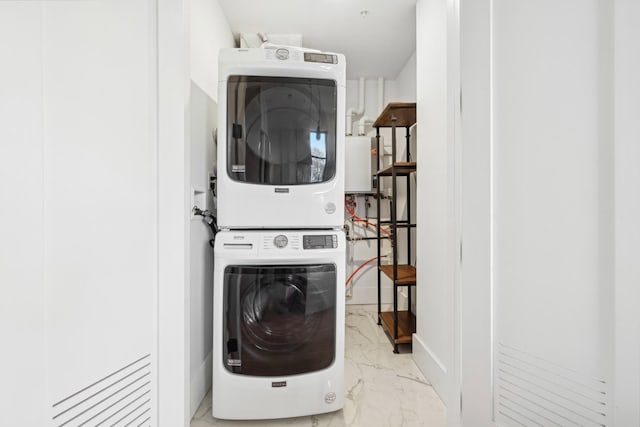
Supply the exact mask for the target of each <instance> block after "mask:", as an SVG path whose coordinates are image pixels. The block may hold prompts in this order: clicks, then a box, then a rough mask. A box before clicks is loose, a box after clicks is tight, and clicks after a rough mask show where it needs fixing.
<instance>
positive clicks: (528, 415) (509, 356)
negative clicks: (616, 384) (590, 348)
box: [494, 343, 609, 427]
mask: <svg viewBox="0 0 640 427" xmlns="http://www.w3.org/2000/svg"><path fill="white" fill-rule="evenodd" d="M495 360H496V366H495V378H496V381H495V390H494V395H495V413H496V419H497V420H498V421H502V422H504V424H505V425H521V426H545V427H546V426H596V427H606V426H607V425H609V414H608V412H609V405H608V399H609V398H608V394H607V388H608V385H607V381H605V380H604V379H600V378H592V377H589V376H586V375H582V374H580V373H578V372H576V371H574V370H572V369H569V368H566V367H562V366H559V365H557V364H554V363H552V362H550V361H547V360H544V359H542V358H539V357H537V356H535V355H532V354H529V353H527V352H524V351H521V350H518V349H516V348H514V347H511V346H508V345H505V344H502V343H501V344H499V345H498V347H497V351H496V358H495Z"/></svg>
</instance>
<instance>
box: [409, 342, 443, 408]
mask: <svg viewBox="0 0 640 427" xmlns="http://www.w3.org/2000/svg"><path fill="white" fill-rule="evenodd" d="M413 360H414V362H416V365H418V368H419V369H420V370H421V371H422V373H423V374H424V376H425V377H426V378H427V381H429V382H430V383H431V385H432V386H433V389H434V390H435V391H436V393H438V396H440V399H441V400H442V401H443V402H444V404H445V405H447V404H448V402H447V400H448V399H449V393H448V390H449V380H450V378H449V377H448V376H447V367H446V366H445V365H444V364H443V363H442V362H441V361H440V360H439V359H438V358H437V357H436V355H435V354H434V353H433V352H432V351H431V350H430V349H429V347H427V345H426V344H425V343H424V341H422V340H421V339H420V337H419V336H418V335H417V334H413Z"/></svg>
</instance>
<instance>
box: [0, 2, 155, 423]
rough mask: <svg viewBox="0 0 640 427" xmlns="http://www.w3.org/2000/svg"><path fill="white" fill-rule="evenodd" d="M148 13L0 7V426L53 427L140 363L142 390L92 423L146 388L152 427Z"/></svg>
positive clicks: (141, 6) (48, 5)
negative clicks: (0, 352) (144, 360)
mask: <svg viewBox="0 0 640 427" xmlns="http://www.w3.org/2000/svg"><path fill="white" fill-rule="evenodd" d="M154 17H155V9H154V7H153V3H152V2H147V1H138V2H129V1H124V0H121V1H96V2H10V3H7V2H3V3H2V4H0V20H1V21H2V22H1V23H0V32H2V40H3V42H2V44H1V48H0V49H2V50H3V51H2V52H1V53H2V57H3V58H4V59H5V60H4V61H3V66H2V71H0V73H1V74H0V76H1V77H0V87H1V89H0V91H1V92H2V94H3V96H2V97H1V98H0V111H2V115H1V116H0V120H2V123H1V125H0V132H1V136H0V139H1V140H2V143H1V144H0V147H1V150H2V153H1V155H0V158H1V159H2V162H3V164H2V167H1V168H0V170H1V174H2V179H1V181H2V184H0V185H2V212H3V213H2V215H3V218H2V220H1V221H0V224H2V225H0V227H2V230H1V231H2V240H3V253H2V257H1V258H2V261H1V262H2V264H3V265H2V278H1V279H0V281H1V282H2V286H1V287H0V289H1V292H2V296H1V298H0V300H2V304H3V307H2V310H0V313H2V316H3V319H2V322H1V323H2V325H3V326H2V327H3V334H2V336H3V340H5V341H4V342H3V349H10V350H11V352H6V353H5V356H8V357H7V358H6V359H5V357H4V356H3V361H2V366H3V368H2V369H3V372H2V378H3V381H2V390H3V396H2V405H3V406H2V410H1V411H0V412H1V415H0V417H1V418H0V419H1V421H0V424H2V425H50V424H51V417H52V416H53V415H54V414H56V413H59V412H60V411H61V410H62V408H66V407H69V408H71V404H72V403H74V402H76V403H77V399H83V398H85V397H86V398H87V399H88V403H91V399H93V398H94V397H96V398H97V399H101V398H103V397H105V396H104V395H101V394H100V393H101V392H100V391H98V390H96V389H95V388H91V387H93V386H92V384H94V383H95V382H97V381H99V380H101V379H103V378H105V376H107V375H109V374H112V373H114V372H116V371H117V370H119V369H120V368H123V367H124V366H125V365H127V364H129V363H130V362H132V361H134V360H136V359H138V358H140V357H143V356H147V357H148V362H149V363H150V365H147V366H146V367H143V368H142V370H141V371H138V372H139V373H140V374H142V373H145V372H146V377H145V378H146V379H147V380H149V381H150V382H148V383H146V384H142V383H139V384H140V385H141V386H142V388H141V389H139V390H138V392H134V394H133V395H131V396H129V397H128V398H125V399H124V400H123V401H122V402H120V403H118V404H116V405H115V406H113V407H111V408H105V411H106V412H104V413H103V414H102V415H98V418H95V419H94V421H93V422H97V421H98V420H100V417H102V416H107V415H110V414H112V413H114V412H115V411H116V410H119V409H120V407H119V406H118V405H122V404H124V403H125V402H126V403H129V402H130V401H129V400H127V399H131V398H133V397H136V396H137V395H136V393H139V394H140V393H142V392H145V391H146V394H145V396H146V398H148V399H151V400H150V401H149V400H147V401H146V403H144V402H145V400H144V399H143V400H141V401H139V402H142V403H144V404H143V405H142V408H143V409H145V408H148V410H149V412H148V414H147V415H149V416H151V417H152V419H151V421H150V422H152V423H154V422H156V421H157V420H156V411H155V407H156V388H157V378H156V375H155V372H156V361H157V354H156V344H157V341H156V332H157V331H156V303H157V294H156V289H157V268H158V262H157V253H158V245H157V234H156V233H157V225H158V223H157V217H158V214H157V181H156V179H157V161H156V159H157V150H158V146H157V139H156V124H157V121H156V107H157V104H156V99H157V97H156V70H157V69H156V66H155V64H156V62H155V59H156V57H155V54H156V38H155V37H156V27H155V22H154ZM116 28H117V31H115V29H116ZM78 34H82V37H78ZM5 215H6V217H5ZM7 262H8V263H9V264H7V265H5V263H7ZM5 315H9V319H5V318H4V316H5ZM7 326H9V327H10V330H9V331H7V332H8V333H7V334H6V335H5V333H4V328H5V327H7ZM6 368H9V369H11V372H6V375H5V371H4V369H6ZM103 385H104V384H103ZM87 386H90V387H89V389H87V390H84V391H82V390H81V389H83V388H85V387H87ZM107 388H108V387H107ZM130 390H131V389H129V390H127V391H125V392H124V393H127V392H128V391H130ZM75 392H80V393H79V394H78V395H76V396H74V397H73V398H71V399H70V400H68V401H65V403H61V404H60V405H58V406H56V407H54V403H55V402H57V401H59V400H61V399H63V398H66V397H68V396H70V395H72V394H73V393H75ZM94 392H96V393H97V394H96V395H95V396H93V397H92V396H88V395H87V394H91V393H94ZM5 393H9V395H8V396H5ZM83 393H84V394H83ZM114 396H115V397H114ZM119 397H121V395H119V394H118V393H115V394H114V395H112V397H107V398H106V400H105V401H104V402H102V403H99V404H98V407H97V408H98V409H102V407H100V406H99V405H103V406H104V405H107V404H112V403H114V402H113V400H112V398H113V399H117V398H119ZM5 405H7V406H5ZM130 409H131V408H130ZM141 410H142V409H141ZM78 411H79V409H78V407H75V408H71V409H70V411H69V412H67V413H65V414H64V415H61V416H60V418H58V419H57V420H56V422H57V423H58V424H59V423H62V422H64V421H65V419H68V418H69V417H71V416H74V415H75V414H77V413H78ZM125 413H126V412H125ZM94 414H95V410H94V411H93V412H92V411H89V412H87V413H85V414H82V415H80V414H78V415H79V417H80V418H78V419H77V420H76V421H77V422H81V421H83V418H82V417H89V416H92V415H94ZM122 414H123V413H120V415H122ZM147 415H145V417H146V416H147ZM115 419H117V418H115ZM141 420H144V417H143V418H141Z"/></svg>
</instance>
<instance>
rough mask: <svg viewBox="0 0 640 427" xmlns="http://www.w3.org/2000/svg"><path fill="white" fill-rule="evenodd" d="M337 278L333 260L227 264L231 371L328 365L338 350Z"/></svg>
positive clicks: (226, 348) (226, 355) (226, 352)
mask: <svg viewBox="0 0 640 427" xmlns="http://www.w3.org/2000/svg"><path fill="white" fill-rule="evenodd" d="M336 277H337V274H336V266H335V265H334V264H313V265H274V266H247V265H238V266H228V267H226V268H225V272H224V325H223V331H224V337H223V340H224V342H223V359H224V360H223V363H224V366H225V367H226V368H227V370H228V371H230V372H234V373H236V374H243V375H253V376H284V375H295V374H303V373H309V372H314V371H318V370H321V369H324V368H327V367H329V366H330V365H331V364H332V363H333V361H334V359H335V349H336V295H337V292H336V287H337V283H336V280H337V279H336Z"/></svg>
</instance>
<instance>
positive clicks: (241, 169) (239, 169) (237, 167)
mask: <svg viewBox="0 0 640 427" xmlns="http://www.w3.org/2000/svg"><path fill="white" fill-rule="evenodd" d="M244 170H245V165H231V172H236V173H244Z"/></svg>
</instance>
